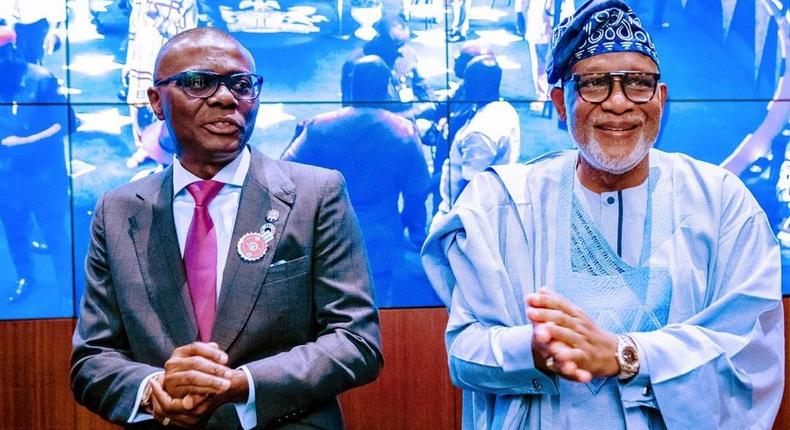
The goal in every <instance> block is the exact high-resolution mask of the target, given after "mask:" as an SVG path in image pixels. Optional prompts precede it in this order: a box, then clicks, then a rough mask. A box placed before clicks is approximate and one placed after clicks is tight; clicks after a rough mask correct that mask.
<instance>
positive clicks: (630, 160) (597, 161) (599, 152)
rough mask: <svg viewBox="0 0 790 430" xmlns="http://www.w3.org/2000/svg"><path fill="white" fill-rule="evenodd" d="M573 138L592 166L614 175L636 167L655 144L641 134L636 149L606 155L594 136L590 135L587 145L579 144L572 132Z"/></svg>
mask: <svg viewBox="0 0 790 430" xmlns="http://www.w3.org/2000/svg"><path fill="white" fill-rule="evenodd" d="M571 139H572V140H573V141H574V143H575V144H576V147H577V148H579V154H581V156H582V157H584V160H585V161H587V163H588V164H589V165H590V166H592V167H593V168H595V169H596V170H600V171H603V172H606V173H611V174H613V175H622V174H623V173H625V172H628V171H629V170H631V169H633V168H634V167H636V165H637V164H639V162H641V161H642V160H643V159H644V158H645V157H646V156H647V154H648V152H650V148H651V147H652V146H653V142H650V141H649V140H647V139H645V137H644V136H640V137H639V142H638V143H637V144H636V146H635V147H634V149H633V150H632V151H631V152H629V153H628V154H626V155H625V156H624V157H610V156H608V155H606V152H605V151H604V150H603V148H602V147H601V144H600V143H599V142H598V141H597V140H596V139H595V138H594V137H592V136H590V137H589V139H588V141H589V144H588V145H587V146H586V147H585V146H583V145H579V142H577V141H576V139H575V138H574V137H573V133H571Z"/></svg>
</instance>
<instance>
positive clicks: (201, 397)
mask: <svg viewBox="0 0 790 430" xmlns="http://www.w3.org/2000/svg"><path fill="white" fill-rule="evenodd" d="M207 398H208V395H206V394H187V395H185V396H184V398H183V400H182V401H181V404H182V405H183V406H184V409H186V410H189V411H191V410H193V409H195V407H197V406H199V405H200V404H201V403H203V402H204V401H205V400H206V399H207Z"/></svg>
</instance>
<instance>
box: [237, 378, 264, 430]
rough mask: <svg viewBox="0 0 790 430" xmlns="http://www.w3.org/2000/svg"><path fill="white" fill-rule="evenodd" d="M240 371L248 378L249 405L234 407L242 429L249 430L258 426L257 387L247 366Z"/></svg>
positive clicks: (243, 404) (240, 404) (242, 404)
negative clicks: (256, 409)
mask: <svg viewBox="0 0 790 430" xmlns="http://www.w3.org/2000/svg"><path fill="white" fill-rule="evenodd" d="M239 369H241V370H242V371H244V375H245V376H247V391H249V395H248V396H247V403H241V402H239V403H234V404H233V406H234V407H235V408H236V414H237V415H238V416H239V422H241V427H242V428H243V429H244V430H249V429H253V428H255V427H256V426H257V425H258V415H257V413H256V411H255V385H254V384H253V381H252V373H250V369H247V366H241V367H239Z"/></svg>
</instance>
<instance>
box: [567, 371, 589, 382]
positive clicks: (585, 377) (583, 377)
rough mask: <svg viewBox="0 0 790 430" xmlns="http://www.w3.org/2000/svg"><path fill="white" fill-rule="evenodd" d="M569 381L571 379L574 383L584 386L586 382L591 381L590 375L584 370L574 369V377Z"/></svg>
mask: <svg viewBox="0 0 790 430" xmlns="http://www.w3.org/2000/svg"><path fill="white" fill-rule="evenodd" d="M571 379H573V380H574V381H576V382H582V383H585V384H586V383H587V382H590V381H592V373H590V372H588V371H586V370H584V369H576V373H575V374H574V377H573V378H571Z"/></svg>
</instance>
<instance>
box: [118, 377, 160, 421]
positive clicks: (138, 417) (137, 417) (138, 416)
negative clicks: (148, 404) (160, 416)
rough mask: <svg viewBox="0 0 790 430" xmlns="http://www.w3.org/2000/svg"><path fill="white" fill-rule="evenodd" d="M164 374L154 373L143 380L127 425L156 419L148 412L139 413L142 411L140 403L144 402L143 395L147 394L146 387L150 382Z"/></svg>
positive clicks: (138, 388)
mask: <svg viewBox="0 0 790 430" xmlns="http://www.w3.org/2000/svg"><path fill="white" fill-rule="evenodd" d="M164 373H165V372H154V373H152V374H150V375H148V376H146V377H145V379H143V382H142V383H140V386H139V387H137V397H135V399H134V408H133V409H132V414H131V415H129V419H128V420H126V422H127V423H137V422H140V421H145V420H152V419H154V416H153V415H151V414H149V413H146V412H140V413H137V411H139V410H140V402H141V401H142V400H143V393H144V392H145V387H147V386H148V381H150V380H151V378H153V377H155V376H157V375H162V374H164Z"/></svg>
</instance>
